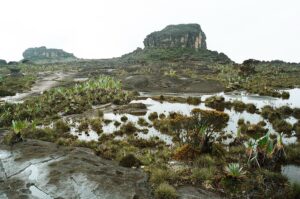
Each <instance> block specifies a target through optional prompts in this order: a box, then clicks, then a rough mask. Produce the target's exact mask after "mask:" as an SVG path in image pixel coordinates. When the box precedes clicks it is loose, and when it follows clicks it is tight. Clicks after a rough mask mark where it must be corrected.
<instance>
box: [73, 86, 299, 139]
mask: <svg viewBox="0 0 300 199" xmlns="http://www.w3.org/2000/svg"><path fill="white" fill-rule="evenodd" d="M294 91H297V92H299V93H300V89H293V92H292V93H291V98H290V100H282V99H278V98H272V97H261V96H255V95H251V96H249V95H245V94H244V93H240V94H239V95H238V94H231V95H228V94H224V93H221V94H220V95H223V96H224V97H225V99H226V100H230V101H234V100H242V101H243V102H245V103H253V104H255V105H257V107H258V108H261V107H263V106H265V105H272V106H277V107H278V106H282V105H287V104H289V105H291V106H293V107H300V104H299V106H298V103H299V102H300V101H296V100H295V98H296V96H297V95H298V93H297V92H294ZM209 96H211V95H204V96H202V100H205V98H207V97H209ZM131 103H143V104H145V105H146V106H147V109H148V111H147V113H146V115H144V116H134V115H130V114H114V113H106V114H104V119H107V120H112V122H110V123H109V124H104V126H103V127H102V130H103V132H104V133H106V134H111V133H113V132H115V131H117V130H119V128H120V127H116V126H115V125H114V121H118V122H121V117H122V116H124V115H125V116H126V117H127V118H128V121H130V122H133V123H134V124H135V125H136V126H137V127H138V128H139V129H144V128H145V127H142V126H139V125H138V124H137V122H138V119H139V118H140V117H141V118H144V119H145V120H146V121H147V122H148V123H149V124H152V122H151V121H150V120H149V119H148V116H149V115H150V114H151V113H153V112H157V113H158V115H159V114H161V113H163V114H165V115H166V116H168V115H169V113H171V112H179V113H181V114H184V115H190V114H191V111H192V110H193V109H194V108H201V109H211V108H209V107H206V106H205V104H204V103H201V104H199V105H189V104H185V103H170V102H159V101H155V100H153V99H151V98H147V99H145V100H133V101H132V102H131ZM225 112H226V113H227V114H229V116H230V120H229V122H228V125H227V127H226V128H225V129H224V131H225V133H228V134H231V135H233V136H235V135H236V134H237V132H238V124H237V123H238V120H239V119H244V120H245V122H249V123H250V124H257V123H259V122H261V121H265V123H266V127H265V128H267V129H269V130H270V131H271V132H275V130H274V129H273V127H272V124H271V123H270V122H269V121H267V120H264V118H263V117H262V116H261V115H259V114H256V113H255V114H250V113H248V112H246V111H244V112H242V113H240V112H236V111H234V110H233V109H231V110H227V109H226V110H225ZM286 121H288V122H290V123H291V124H292V125H293V124H294V123H296V122H297V120H296V119H295V118H293V117H291V118H287V119H286ZM78 125H79V124H75V127H73V128H72V131H71V132H72V134H74V135H77V136H78V137H79V139H80V140H86V141H90V140H98V138H99V136H98V135H97V133H96V132H94V131H92V130H91V129H90V130H89V131H88V135H87V134H86V133H82V132H81V133H79V132H78V130H77V129H78V128H77V127H78ZM146 128H147V129H148V133H146V134H145V133H143V132H139V133H138V137H140V138H145V139H148V138H150V137H153V136H157V137H159V138H160V139H161V140H163V141H165V142H166V143H167V144H172V137H171V136H169V135H165V134H162V133H160V132H159V131H157V130H156V129H155V128H154V127H146ZM294 134H295V133H294V132H293V134H292V136H290V137H287V136H284V139H283V142H284V144H290V143H295V142H296V141H297V138H296V137H295V136H294ZM228 141H230V140H228ZM228 141H227V142H226V141H225V142H226V143H228Z"/></svg>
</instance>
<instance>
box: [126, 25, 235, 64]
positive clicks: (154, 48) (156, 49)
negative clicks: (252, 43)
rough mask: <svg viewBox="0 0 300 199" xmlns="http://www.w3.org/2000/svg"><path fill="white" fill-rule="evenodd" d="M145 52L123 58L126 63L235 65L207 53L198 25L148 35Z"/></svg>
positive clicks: (181, 26) (134, 52)
mask: <svg viewBox="0 0 300 199" xmlns="http://www.w3.org/2000/svg"><path fill="white" fill-rule="evenodd" d="M144 45H145V48H144V49H141V48H138V49H137V50H135V51H133V52H131V53H128V54H126V55H123V56H122V57H121V59H122V60H125V61H126V62H127V63H135V62H147V61H199V62H202V63H203V64H204V63H230V62H232V61H231V60H230V59H229V58H228V57H227V56H226V55H225V54H224V53H218V52H217V51H211V50H208V49H207V44H206V36H205V33H204V32H203V31H202V29H201V27H200V25H199V24H179V25H169V26H167V27H166V28H164V29H163V30H161V31H155V32H153V33H151V34H149V35H148V36H147V37H146V38H145V40H144Z"/></svg>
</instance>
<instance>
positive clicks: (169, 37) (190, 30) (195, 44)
mask: <svg viewBox="0 0 300 199" xmlns="http://www.w3.org/2000/svg"><path fill="white" fill-rule="evenodd" d="M144 45H145V48H192V49H196V50H198V49H207V46H206V36H205V33H204V32H203V31H202V29H201V27H200V25H199V24H179V25H169V26H167V27H166V28H164V29H163V30H161V31H156V32H153V33H151V34H149V35H148V36H147V37H146V39H145V40H144Z"/></svg>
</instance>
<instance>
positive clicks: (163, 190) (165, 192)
mask: <svg viewBox="0 0 300 199" xmlns="http://www.w3.org/2000/svg"><path fill="white" fill-rule="evenodd" d="M154 195H155V198H156V199H176V198H178V194H177V191H176V189H175V188H174V187H172V186H171V185H169V184H167V183H161V184H160V185H159V186H158V187H157V188H156V189H155V192H154Z"/></svg>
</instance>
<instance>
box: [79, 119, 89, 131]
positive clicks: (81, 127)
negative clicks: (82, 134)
mask: <svg viewBox="0 0 300 199" xmlns="http://www.w3.org/2000/svg"><path fill="white" fill-rule="evenodd" d="M88 129H89V124H88V122H87V121H86V120H83V121H82V122H81V123H80V125H79V126H78V130H79V131H87V130H88Z"/></svg>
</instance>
